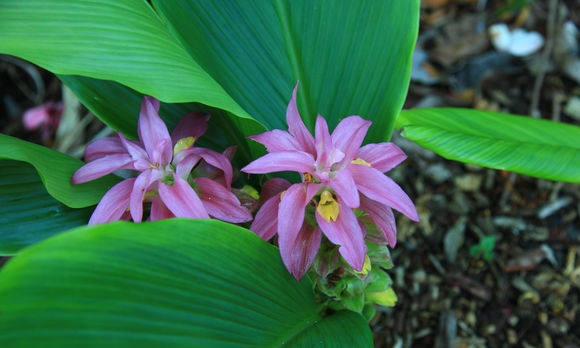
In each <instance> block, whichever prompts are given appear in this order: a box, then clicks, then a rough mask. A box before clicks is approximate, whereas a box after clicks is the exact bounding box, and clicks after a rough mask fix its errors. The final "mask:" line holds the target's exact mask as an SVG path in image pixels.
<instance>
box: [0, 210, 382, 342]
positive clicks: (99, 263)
mask: <svg viewBox="0 0 580 348" xmlns="http://www.w3.org/2000/svg"><path fill="white" fill-rule="evenodd" d="M0 312H1V313H2V315H0V342H2V346H3V347H7V348H18V347H23V348H24V347H25V348H34V347H43V348H50V347H59V348H62V347H81V346H82V347H163V346H167V347H372V335H371V332H370V329H369V327H368V325H367V324H366V322H365V320H364V319H363V318H362V317H361V316H360V315H358V314H355V313H346V312H340V313H337V314H335V315H333V316H330V317H326V318H321V317H320V316H319V314H318V312H317V308H316V305H315V302H314V295H313V293H312V285H311V283H310V282H309V281H308V280H307V279H306V278H305V279H304V280H302V281H301V282H296V281H295V280H294V278H293V277H292V276H291V275H290V274H289V273H288V272H287V271H286V269H285V268H284V265H283V264H282V262H281V260H280V256H279V252H278V249H276V248H275V247H273V246H272V245H270V244H268V243H266V242H264V241H263V240H261V239H260V238H259V237H257V236H256V235H254V234H253V233H251V232H250V231H248V230H246V229H243V228H241V227H237V226H234V225H231V224H226V223H223V222H219V221H215V220H188V219H170V220H164V221H155V222H152V223H142V224H132V223H127V222H116V223H112V224H107V225H98V226H88V227H83V228H79V229H75V230H73V231H71V232H66V233H62V234H59V235H58V236H55V237H53V238H51V239H49V240H47V241H45V242H42V243H39V244H37V245H35V246H32V247H30V248H27V249H25V250H24V251H22V252H21V253H20V254H19V255H18V256H16V257H15V258H14V259H12V260H11V261H10V262H9V263H8V264H7V265H6V266H5V267H4V268H3V269H2V270H1V271H0Z"/></svg>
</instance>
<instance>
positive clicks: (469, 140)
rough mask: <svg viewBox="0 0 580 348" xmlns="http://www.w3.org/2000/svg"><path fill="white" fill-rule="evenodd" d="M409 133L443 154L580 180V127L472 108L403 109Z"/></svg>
mask: <svg viewBox="0 0 580 348" xmlns="http://www.w3.org/2000/svg"><path fill="white" fill-rule="evenodd" d="M397 128H402V129H403V132H402V133H401V134H402V135H403V136H404V137H406V138H408V139H411V140H413V141H414V142H416V143H417V144H419V145H421V146H423V147H425V148H427V149H429V150H432V151H434V152H436V153H438V154H440V155H441V156H443V157H445V158H448V159H452V160H456V161H461V162H466V163H472V164H477V165H480V166H484V167H490V168H495V169H503V170H509V171H514V172H517V173H522V174H526V175H531V176H535V177H540V178H546V179H551V180H559V181H569V182H580V142H579V141H578V139H580V128H579V127H575V126H571V125H567V124H563V123H556V122H551V121H547V120H541V119H533V118H529V117H523V116H516V115H508V114H503V113H496V112H489V111H479V110H471V109H455V108H435V109H412V110H404V111H403V112H402V113H401V115H400V116H399V119H398V120H397Z"/></svg>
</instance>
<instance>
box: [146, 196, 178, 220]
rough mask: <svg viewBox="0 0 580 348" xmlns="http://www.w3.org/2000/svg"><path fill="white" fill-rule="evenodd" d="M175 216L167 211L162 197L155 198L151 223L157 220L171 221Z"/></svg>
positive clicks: (150, 217)
mask: <svg viewBox="0 0 580 348" xmlns="http://www.w3.org/2000/svg"><path fill="white" fill-rule="evenodd" d="M174 217H175V215H174V214H173V213H172V212H171V211H170V210H169V209H167V207H166V206H165V204H164V203H163V201H162V200H161V197H160V196H159V195H157V196H155V197H154V198H153V202H151V214H150V215H149V219H150V220H151V221H157V220H164V219H171V218H174Z"/></svg>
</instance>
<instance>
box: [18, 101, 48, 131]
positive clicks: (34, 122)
mask: <svg viewBox="0 0 580 348" xmlns="http://www.w3.org/2000/svg"><path fill="white" fill-rule="evenodd" d="M47 103H48V102H47ZM47 103H45V104H42V105H40V106H37V107H35V108H32V109H28V110H26V112H25V113H24V115H23V116H22V123H23V124H24V128H26V129H27V130H35V129H37V128H39V127H40V126H42V125H43V124H47V123H48V122H49V118H50V116H49V113H48V106H47Z"/></svg>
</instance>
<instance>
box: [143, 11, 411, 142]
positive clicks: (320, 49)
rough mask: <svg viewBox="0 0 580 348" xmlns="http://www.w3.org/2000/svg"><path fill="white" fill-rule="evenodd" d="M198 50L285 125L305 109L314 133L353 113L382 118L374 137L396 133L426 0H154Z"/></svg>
mask: <svg viewBox="0 0 580 348" xmlns="http://www.w3.org/2000/svg"><path fill="white" fill-rule="evenodd" d="M153 4H154V6H155V8H156V9H157V10H158V11H159V12H160V14H161V16H163V17H164V19H165V21H166V22H167V24H168V25H169V26H170V27H171V29H172V31H173V33H175V35H176V36H177V37H179V38H180V40H181V42H182V43H183V44H184V46H185V47H186V49H187V50H188V52H189V53H190V54H191V55H192V57H193V58H194V59H195V60H196V61H197V62H198V63H199V64H200V66H202V67H203V68H204V69H205V70H206V71H207V72H208V73H209V74H210V75H211V76H212V77H213V78H214V79H215V80H216V81H217V82H218V83H219V84H220V85H221V86H223V88H224V89H225V90H226V91H228V93H229V94H230V95H231V96H232V97H233V98H234V99H235V100H236V101H237V102H238V104H239V105H241V106H242V107H243V108H244V109H245V110H246V111H248V112H249V114H250V115H252V116H253V117H254V118H255V119H256V120H258V121H259V122H261V123H262V124H264V125H266V126H267V127H268V128H269V129H272V128H281V129H285V127H286V124H285V110H286V106H287V104H288V102H289V100H290V96H291V92H292V88H293V87H294V85H295V84H296V81H298V80H300V86H299V91H298V106H299V109H301V112H302V116H303V118H304V119H305V123H306V125H307V126H308V127H309V128H310V129H311V130H312V129H313V128H314V121H315V119H316V115H317V114H321V115H323V116H324V117H325V118H326V119H327V120H328V121H329V125H330V127H331V129H332V128H333V127H334V126H336V124H337V123H338V121H339V120H340V119H341V118H343V117H346V116H349V115H360V116H362V117H364V118H367V119H369V120H372V121H374V125H373V127H371V129H370V132H369V136H368V137H367V141H382V140H385V139H387V138H389V137H390V134H391V131H392V128H393V124H394V120H395V118H396V116H397V114H398V113H399V111H400V110H401V107H402V105H403V102H404V99H405V97H406V94H407V88H408V85H409V77H410V70H411V54H412V51H413V48H414V45H415V40H416V37H417V29H418V24H419V1H418V0H407V1H400V0H372V1H358V0H356V1H355V0H351V1H336V0H327V1H317V2H316V3H315V4H313V3H312V2H311V1H306V0H300V1H298V0H260V1H193V0H175V1H159V0H154V1H153Z"/></svg>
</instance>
